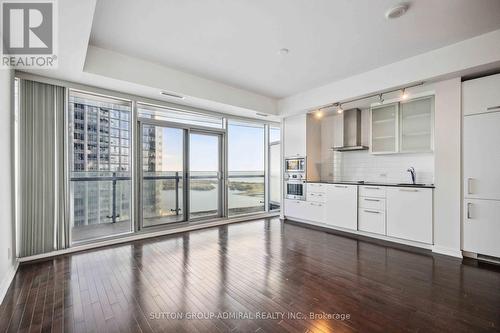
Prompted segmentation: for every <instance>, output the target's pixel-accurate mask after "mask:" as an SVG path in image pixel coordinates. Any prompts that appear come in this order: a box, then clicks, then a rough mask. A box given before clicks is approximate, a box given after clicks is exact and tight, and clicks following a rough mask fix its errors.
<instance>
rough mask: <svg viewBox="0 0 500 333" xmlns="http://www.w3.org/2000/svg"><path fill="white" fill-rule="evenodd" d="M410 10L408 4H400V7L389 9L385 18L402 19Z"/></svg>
mask: <svg viewBox="0 0 500 333" xmlns="http://www.w3.org/2000/svg"><path fill="white" fill-rule="evenodd" d="M408 8H410V5H409V4H408V3H400V4H399V5H396V6H394V7H392V8H391V9H389V10H388V11H387V12H386V13H385V18H386V19H388V20H390V19H395V18H398V17H401V16H403V15H404V14H405V13H406V11H407V10H408Z"/></svg>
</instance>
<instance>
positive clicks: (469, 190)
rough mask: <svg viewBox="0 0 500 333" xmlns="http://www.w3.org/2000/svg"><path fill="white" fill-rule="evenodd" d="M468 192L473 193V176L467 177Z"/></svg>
mask: <svg viewBox="0 0 500 333" xmlns="http://www.w3.org/2000/svg"><path fill="white" fill-rule="evenodd" d="M467 194H472V178H467Z"/></svg>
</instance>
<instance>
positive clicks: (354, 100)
mask: <svg viewBox="0 0 500 333" xmlns="http://www.w3.org/2000/svg"><path fill="white" fill-rule="evenodd" d="M423 84H424V82H423V81H422V82H419V83H415V84H412V85H409V86H404V87H400V88H397V89H392V90H386V91H382V92H379V93H374V94H371V95H367V96H363V97H359V98H354V99H349V100H346V101H338V102H333V103H329V104H326V105H323V106H321V107H319V108H316V109H314V110H311V111H321V110H323V109H327V108H330V107H332V106H338V105H340V104H347V103H352V102H357V101H361V100H363V99H368V98H372V97H377V96H381V95H385V94H389V93H392V92H396V91H399V90H405V89H409V88H414V87H419V86H422V85H423Z"/></svg>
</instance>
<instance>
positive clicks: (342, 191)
mask: <svg viewBox="0 0 500 333" xmlns="http://www.w3.org/2000/svg"><path fill="white" fill-rule="evenodd" d="M326 202H327V203H326V220H325V223H326V224H330V225H332V226H335V227H341V228H346V229H352V230H357V228H358V186H357V185H344V184H328V185H327V187H326Z"/></svg>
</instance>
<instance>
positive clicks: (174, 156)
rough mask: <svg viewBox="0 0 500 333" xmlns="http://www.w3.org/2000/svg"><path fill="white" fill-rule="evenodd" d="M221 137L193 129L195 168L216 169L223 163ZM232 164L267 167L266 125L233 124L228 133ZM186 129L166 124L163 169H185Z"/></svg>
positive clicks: (239, 167)
mask: <svg viewBox="0 0 500 333" xmlns="http://www.w3.org/2000/svg"><path fill="white" fill-rule="evenodd" d="M218 140H219V138H218V137H217V136H215V135H205V134H198V133H196V134H195V133H192V134H191V137H190V164H191V165H190V166H191V171H216V170H217V169H218V163H219V155H218V150H219V144H218ZM227 140H228V168H229V170H228V171H229V172H231V171H264V128H263V127H253V126H244V125H240V124H230V125H229V128H228V134H227ZM182 141H183V130H182V129H177V128H163V145H162V149H163V151H162V156H163V157H162V158H163V161H162V164H163V171H181V170H182V146H183V144H182Z"/></svg>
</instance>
